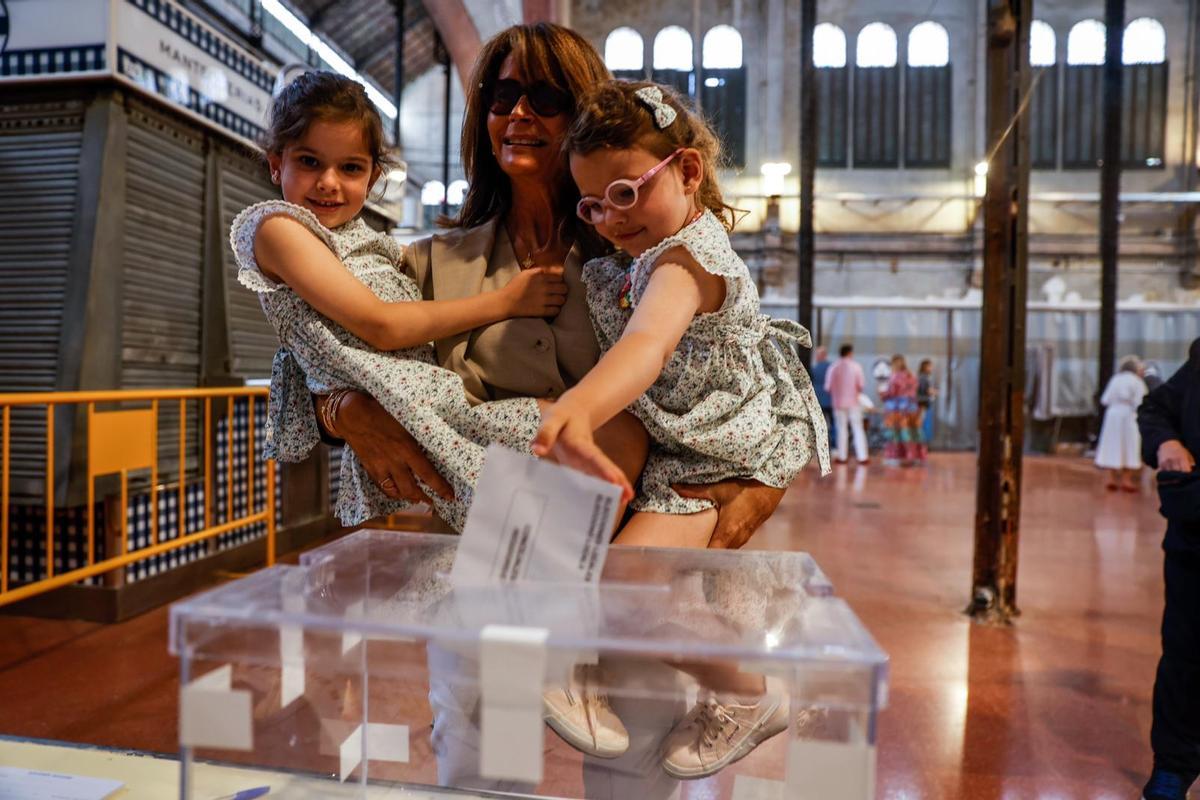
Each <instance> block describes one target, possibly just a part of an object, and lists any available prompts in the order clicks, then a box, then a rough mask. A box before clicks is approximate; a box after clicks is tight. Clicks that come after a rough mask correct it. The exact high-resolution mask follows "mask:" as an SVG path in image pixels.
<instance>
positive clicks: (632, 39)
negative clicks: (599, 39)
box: [604, 28, 646, 73]
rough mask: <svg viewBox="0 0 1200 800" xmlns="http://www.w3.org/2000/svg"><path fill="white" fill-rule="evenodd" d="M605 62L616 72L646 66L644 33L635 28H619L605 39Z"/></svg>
mask: <svg viewBox="0 0 1200 800" xmlns="http://www.w3.org/2000/svg"><path fill="white" fill-rule="evenodd" d="M604 63H605V65H606V66H607V67H608V68H609V69H610V70H612V71H613V72H614V73H615V72H625V71H633V70H636V71H638V72H641V71H642V69H643V68H644V67H645V66H646V55H645V45H644V43H643V42H642V35H641V34H640V33H638V32H637V31H635V30H634V29H633V28H617V29H616V30H615V31H613V32H612V33H610V34H609V35H608V38H607V39H605V40H604Z"/></svg>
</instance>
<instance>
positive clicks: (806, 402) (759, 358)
mask: <svg viewBox="0 0 1200 800" xmlns="http://www.w3.org/2000/svg"><path fill="white" fill-rule="evenodd" d="M566 147H567V149H568V152H569V153H570V164H571V174H572V176H573V177H574V178H575V182H576V184H577V185H578V186H579V191H580V194H581V195H583V197H582V199H580V201H579V206H578V209H577V210H578V214H579V216H580V217H581V218H582V219H583V220H584V221H586V222H587V223H589V224H591V225H593V226H594V227H595V229H596V232H597V233H599V234H600V235H601V236H603V237H604V238H605V239H607V240H608V241H609V242H611V243H612V244H613V245H615V246H616V247H617V248H618V251H619V252H618V253H617V254H616V255H613V256H606V257H603V258H598V259H595V260H593V261H590V262H589V263H588V264H587V265H585V267H584V283H585V284H586V286H587V294H588V307H589V309H590V311H591V316H592V322H593V324H594V326H595V328H596V333H597V335H598V336H599V339H600V346H601V349H602V350H604V351H605V353H604V356H603V357H602V358H601V360H600V362H599V363H598V364H597V365H596V367H595V368H594V369H592V371H591V372H589V373H588V374H587V376H586V377H585V378H584V379H583V380H582V381H580V382H579V383H578V384H577V385H576V386H575V387H573V388H572V389H570V390H569V391H567V392H566V393H565V394H563V395H562V397H560V398H559V400H558V402H556V403H555V404H554V406H553V407H551V408H550V409H548V410H547V411H546V412H545V414H544V420H543V422H542V427H541V430H540V431H539V432H538V436H537V439H536V440H535V442H534V451H535V452H537V453H538V454H542V455H547V454H553V455H555V456H556V457H557V458H558V459H559V460H560V461H562V462H563V463H566V464H569V465H571V466H575V467H577V468H579V469H583V470H584V471H589V472H594V473H595V474H598V475H603V474H608V473H609V472H611V466H610V465H609V459H608V458H607V457H606V456H605V455H604V454H603V453H602V452H601V451H600V450H599V449H598V448H597V447H596V445H595V442H594V441H593V436H592V432H593V431H594V430H595V429H596V428H597V427H598V426H600V425H602V424H604V422H606V421H607V420H608V419H609V418H610V417H612V416H613V415H614V414H616V413H618V412H619V411H621V410H622V409H624V408H626V407H628V408H629V409H630V410H631V411H633V413H634V414H635V415H636V416H637V417H638V418H639V419H641V421H642V423H643V424H644V425H645V426H646V430H647V431H648V432H649V434H650V437H651V439H652V441H653V442H654V444H655V445H656V446H655V447H653V448H652V451H651V455H650V460H649V462H648V463H647V465H646V468H645V470H644V471H643V472H642V481H641V491H640V493H639V495H638V497H637V498H636V499H635V500H634V502H633V503H632V507H633V508H634V509H635V510H636V511H638V512H639V513H638V514H637V515H636V516H635V517H634V518H633V519H632V520H631V521H630V522H629V523H628V524H627V525H626V526H625V528H624V530H623V531H622V533H621V535H620V536H619V537H618V539H617V540H616V541H617V542H618V543H622V544H655V545H668V546H692V547H704V546H706V545H707V544H708V539H709V536H710V535H711V534H712V529H713V526H714V525H715V523H716V511H715V510H714V509H712V508H711V506H710V504H708V503H706V502H705V501H702V500H696V499H692V498H685V497H682V496H680V495H679V494H677V493H676V492H675V491H674V490H673V489H672V488H671V486H672V484H690V483H711V482H714V481H720V480H725V479H729V478H741V479H746V480H756V481H759V482H761V483H764V484H767V485H769V486H775V487H779V488H785V487H787V486H788V484H790V483H791V481H792V480H793V479H794V478H795V477H796V474H797V473H798V472H799V471H800V470H801V469H802V468H803V467H804V466H805V465H806V464H807V463H808V462H809V460H811V458H812V457H813V455H816V456H817V459H818V461H819V463H820V466H821V470H822V473H825V472H827V471H828V470H829V451H828V445H827V437H826V432H825V417H824V415H823V414H822V413H821V407H820V404H819V403H818V401H817V397H816V393H815V392H814V390H813V387H812V381H811V380H810V379H809V375H808V372H807V371H806V370H805V368H804V366H803V365H802V363H801V361H800V357H799V353H798V349H799V348H801V347H811V346H812V343H811V338H810V337H809V334H808V331H807V330H805V329H804V328H802V327H801V326H799V325H797V324H796V323H794V322H790V321H786V320H772V319H769V318H767V317H765V316H763V315H762V313H760V311H759V303H758V290H757V288H756V286H755V283H754V280H753V278H752V277H751V276H750V272H749V270H748V269H747V268H746V265H745V263H744V262H743V261H742V259H741V258H739V257H738V255H737V253H735V252H734V250H733V247H732V245H731V244H730V242H729V231H730V229H731V228H732V227H733V223H734V218H733V217H734V210H733V209H732V208H731V207H730V206H729V205H728V204H727V203H725V201H724V200H723V198H722V196H721V190H720V186H719V185H718V182H717V176H716V171H715V170H716V164H717V160H718V155H719V145H718V142H717V138H716V136H715V135H714V134H713V132H712V130H711V129H709V127H708V126H707V125H706V124H705V122H704V121H703V120H702V119H701V118H700V117H699V116H697V115H696V114H695V113H693V112H691V111H689V110H687V109H686V108H685V107H684V106H683V104H682V103H680V101H679V100H678V99H677V98H676V97H675V95H674V94H673V92H672V91H671V90H670V89H667V88H664V87H660V86H657V85H655V84H651V83H635V82H627V81H610V82H607V83H605V84H603V85H601V86H600V87H598V88H597V89H596V90H594V91H593V92H592V93H590V94H589V95H588V96H587V97H586V98H584V99H583V100H582V101H581V105H580V110H579V112H578V114H577V116H576V118H575V121H574V122H573V123H572V126H571V128H570V130H569V131H568V133H567V144H566Z"/></svg>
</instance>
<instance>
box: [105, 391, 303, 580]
mask: <svg viewBox="0 0 1200 800" xmlns="http://www.w3.org/2000/svg"><path fill="white" fill-rule="evenodd" d="M249 419H250V417H249V410H248V401H247V400H237V401H235V402H234V407H233V519H239V518H241V517H245V516H248V515H249V514H250V513H252V512H251V511H250V510H249V508H248V506H247V503H246V499H247V498H246V495H247V489H248V486H247V484H246V470H247V468H248V465H249V458H248V450H247V448H248V445H249V434H250V430H249V427H250V426H249ZM214 423H215V424H214V428H215V431H214V433H215V437H216V447H215V448H214V456H213V458H214V461H213V478H212V481H213V502H212V507H211V514H212V517H211V521H212V524H213V525H221V524H224V523H225V522H226V521H227V520H228V519H229V517H228V516H227V511H228V506H227V505H226V500H225V498H226V496H227V490H228V475H229V448H228V445H229V437H228V433H227V431H228V427H229V426H228V418H227V417H225V416H219V417H217V418H216V419H215V420H214ZM265 425H266V403H265V401H263V400H261V399H260V400H258V401H257V402H255V404H254V427H255V434H254V440H255V441H254V446H255V449H256V450H258V451H259V453H261V452H262V441H263V440H262V431H263V426H265ZM278 477H279V476H278V473H276V482H275V523H276V524H277V525H278V524H279V521H280V519H281V518H282V516H283V509H282V500H281V498H282V491H281V484H280V481H279V480H278ZM136 500H137V502H136V503H135V502H134V500H132V499H131V500H130V504H129V509H128V513H129V525H130V528H129V537H130V546H131V547H146V546H148V545H149V544H150V496H149V494H148V493H147V494H143V495H139V496H138V497H137V498H136ZM184 502H185V503H186V504H187V508H186V509H185V514H186V520H185V522H186V528H187V532H188V533H193V532H195V531H199V530H202V529H203V528H204V477H203V474H201V475H199V476H196V477H195V478H193V479H189V481H188V486H187V490H186V492H185V497H184ZM266 502H267V465H266V462H264V461H263V460H262V459H261V458H256V459H255V462H254V509H255V511H261V510H262V509H263V507H264V506H265V505H266ZM178 505H179V498H178V492H175V491H168V492H164V493H160V494H159V497H158V526H159V527H158V529H159V540H160V541H167V540H169V539H173V538H175V537H176V536H177V535H178V516H177V515H178ZM266 535H267V526H266V524H265V523H261V522H259V523H254V524H252V525H246V526H243V527H241V528H235V529H234V530H232V531H229V532H228V533H223V534H220V535H219V536H217V537H216V538H215V539H212V540H208V541H211V542H214V544H213V549H214V550H218V551H219V550H228V549H229V548H231V547H236V546H238V545H240V544H244V543H245V542H249V541H252V540H254V539H261V538H263V537H265V536H266ZM208 541H205V542H196V543H194V544H190V545H186V546H184V547H181V548H179V549H178V550H172V551H170V552H167V553H163V554H162V555H157V556H151V557H150V558H146V559H143V560H141V561H138V562H135V563H133V564H131V565H130V566H129V567H128V568H127V569H126V579H127V580H129V581H136V580H139V579H141V578H146V577H150V576H152V575H157V574H159V573H161V572H165V571H167V570H169V569H173V568H174V567H176V566H179V565H181V564H186V563H188V562H190V561H195V560H196V559H198V558H203V557H204V556H205V555H206V554H207V553H208V552H209V550H208V548H209V543H208Z"/></svg>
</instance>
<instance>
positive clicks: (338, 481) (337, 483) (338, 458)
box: [328, 447, 342, 505]
mask: <svg viewBox="0 0 1200 800" xmlns="http://www.w3.org/2000/svg"><path fill="white" fill-rule="evenodd" d="M328 450H329V502H330V503H331V504H334V505H336V504H337V496H338V492H339V491H340V490H341V488H342V448H340V447H330V448H328Z"/></svg>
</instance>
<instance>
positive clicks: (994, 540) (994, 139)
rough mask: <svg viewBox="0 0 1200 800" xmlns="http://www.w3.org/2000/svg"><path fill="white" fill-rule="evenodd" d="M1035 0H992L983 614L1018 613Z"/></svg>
mask: <svg viewBox="0 0 1200 800" xmlns="http://www.w3.org/2000/svg"><path fill="white" fill-rule="evenodd" d="M1031 6H1032V0H989V2H988V24H987V90H986V97H987V121H986V131H987V143H988V153H989V164H988V176H987V192H986V194H985V195H984V200H983V228H984V247H983V329H982V337H983V338H982V342H981V363H980V373H979V374H980V380H979V384H980V386H979V395H980V398H979V475H978V479H977V481H978V482H977V487H976V508H975V560H974V568H973V571H972V578H971V602H970V605H968V607H967V609H966V610H967V613H969V614H971V615H972V616H974V617H975V618H976V619H983V620H988V621H994V622H1001V623H1004V622H1008V621H1010V620H1011V619H1012V617H1014V616H1015V615H1016V614H1018V613H1019V612H1018V611H1017V603H1016V595H1017V591H1016V589H1017V544H1018V541H1019V532H1020V519H1021V447H1022V440H1023V438H1024V427H1025V418H1024V413H1025V412H1024V407H1025V301H1026V280H1027V270H1028V264H1027V256H1028V241H1027V238H1026V237H1027V233H1028V229H1027V222H1028V218H1027V213H1028V194H1029V147H1028V142H1029V124H1028V117H1027V115H1026V114H1024V113H1018V112H1019V111H1020V110H1022V108H1023V100H1024V99H1025V98H1026V97H1027V95H1028V90H1029V24H1030V21H1031V19H1032V9H1031Z"/></svg>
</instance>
